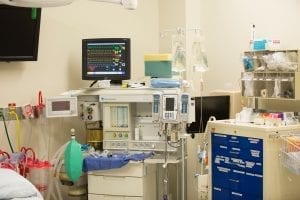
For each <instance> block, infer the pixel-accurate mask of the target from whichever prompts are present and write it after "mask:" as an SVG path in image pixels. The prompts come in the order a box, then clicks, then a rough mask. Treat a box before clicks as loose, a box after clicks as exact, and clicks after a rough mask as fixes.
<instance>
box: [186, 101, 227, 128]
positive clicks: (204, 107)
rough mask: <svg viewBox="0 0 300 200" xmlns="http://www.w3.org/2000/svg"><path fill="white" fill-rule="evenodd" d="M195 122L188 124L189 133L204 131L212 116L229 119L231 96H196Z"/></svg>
mask: <svg viewBox="0 0 300 200" xmlns="http://www.w3.org/2000/svg"><path fill="white" fill-rule="evenodd" d="M195 113H196V117H195V122H193V123H191V124H190V125H189V126H187V132H188V133H203V132H204V131H205V128H206V125H207V121H208V119H209V118H210V117H211V116H214V117H216V119H217V120H222V119H229V115H230V96H202V97H195Z"/></svg>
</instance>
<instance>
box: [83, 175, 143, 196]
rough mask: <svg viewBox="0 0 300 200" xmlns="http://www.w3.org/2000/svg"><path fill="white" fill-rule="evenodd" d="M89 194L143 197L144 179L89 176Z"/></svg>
mask: <svg viewBox="0 0 300 200" xmlns="http://www.w3.org/2000/svg"><path fill="white" fill-rule="evenodd" d="M88 185H89V193H93V194H103V195H111V194H113V195H125V196H143V178H137V177H123V176H98V175H97V176H96V175H89V176H88Z"/></svg>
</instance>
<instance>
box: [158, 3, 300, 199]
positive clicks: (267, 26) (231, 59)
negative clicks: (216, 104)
mask: <svg viewBox="0 0 300 200" xmlns="http://www.w3.org/2000/svg"><path fill="white" fill-rule="evenodd" d="M167 2H168V1H167ZM167 2H166V3H167ZM160 4H164V3H162V2H161V3H160ZM180 4H183V5H184V6H181V8H179V7H178V5H180ZM169 5H171V4H169ZM168 9H169V10H172V12H173V13H172V14H173V16H178V15H179V16H180V18H181V20H178V19H177V18H176V17H175V19H174V20H172V19H171V18H170V13H169V12H160V14H161V15H160V29H164V28H165V27H167V28H168V27H169V26H173V27H176V26H182V27H186V28H195V27H200V28H201V30H202V32H203V34H204V44H205V48H206V52H207V57H208V65H209V71H207V72H205V73H203V74H202V75H203V80H204V83H203V87H204V88H203V92H201V91H200V74H199V73H198V74H197V73H193V71H192V68H191V67H190V64H189V63H188V65H187V66H188V72H187V74H188V76H187V79H189V80H194V83H193V84H194V87H193V88H192V89H191V90H190V91H191V92H192V94H194V95H201V94H204V95H207V94H209V93H210V92H211V91H213V90H234V91H236V90H237V91H239V90H240V75H241V72H242V71H243V65H242V62H241V58H242V53H243V51H246V50H249V40H250V35H251V34H250V33H251V32H250V31H251V24H255V25H256V36H257V37H258V38H262V37H264V38H269V39H280V41H281V49H299V48H300V37H299V34H300V28H299V25H298V24H299V19H300V12H299V10H300V1H298V0H290V1H285V0H275V1H274V0H265V1H259V0H243V1H237V0H227V1H220V0H185V1H183V0H182V1H176V5H173V7H172V8H168ZM176 12H182V13H180V14H177V13H176ZM182 20H183V21H182ZM187 41H188V43H189V42H191V41H192V36H191V35H189V36H188V38H187ZM160 50H161V51H162V52H165V51H170V50H171V49H170V45H169V44H167V43H166V42H160ZM187 51H190V50H189V49H188V50H187ZM187 56H189V55H187ZM201 138H202V135H201V134H199V135H196V138H195V139H194V140H191V139H189V140H188V155H189V156H188V163H187V165H188V173H187V178H188V181H187V186H188V192H187V195H188V199H196V197H197V179H196V178H194V175H195V172H197V168H198V169H199V166H198V165H197V156H196V151H197V145H198V144H201Z"/></svg>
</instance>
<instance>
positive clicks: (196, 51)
mask: <svg viewBox="0 0 300 200" xmlns="http://www.w3.org/2000/svg"><path fill="white" fill-rule="evenodd" d="M191 54H192V55H191V65H192V66H193V68H194V71H196V72H205V71H207V70H208V65H207V56H206V53H205V50H204V45H203V40H202V37H201V35H200V33H196V35H195V38H194V41H193V44H192V52H191Z"/></svg>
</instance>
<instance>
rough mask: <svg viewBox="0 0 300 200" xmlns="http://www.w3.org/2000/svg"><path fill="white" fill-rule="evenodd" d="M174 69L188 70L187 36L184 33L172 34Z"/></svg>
mask: <svg viewBox="0 0 300 200" xmlns="http://www.w3.org/2000/svg"><path fill="white" fill-rule="evenodd" d="M172 56H173V59H172V70H173V71H174V72H183V71H186V49H185V37H184V35H183V34H182V33H178V34H176V35H173V36H172Z"/></svg>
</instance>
